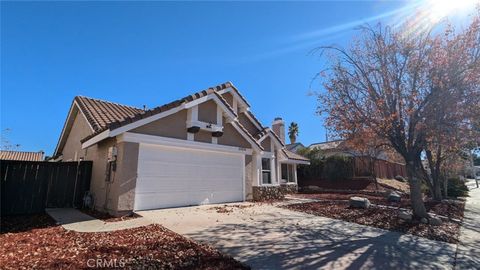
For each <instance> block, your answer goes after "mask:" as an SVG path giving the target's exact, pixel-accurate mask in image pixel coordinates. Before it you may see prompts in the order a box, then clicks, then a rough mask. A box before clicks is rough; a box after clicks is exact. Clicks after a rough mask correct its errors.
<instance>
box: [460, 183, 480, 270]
mask: <svg viewBox="0 0 480 270" xmlns="http://www.w3.org/2000/svg"><path fill="white" fill-rule="evenodd" d="M467 186H468V188H469V189H470V192H469V196H470V197H468V198H467V202H466V204H465V217H464V219H463V223H462V227H461V228H460V239H459V240H460V243H459V244H458V250H457V261H456V269H462V270H463V269H479V268H480V188H477V186H476V184H475V180H473V179H471V180H469V181H468V182H467Z"/></svg>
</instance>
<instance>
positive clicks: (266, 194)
mask: <svg viewBox="0 0 480 270" xmlns="http://www.w3.org/2000/svg"><path fill="white" fill-rule="evenodd" d="M252 189H253V190H252V191H253V200H254V201H268V200H280V199H283V198H284V193H283V192H282V187H280V186H266V187H262V186H255V187H252Z"/></svg>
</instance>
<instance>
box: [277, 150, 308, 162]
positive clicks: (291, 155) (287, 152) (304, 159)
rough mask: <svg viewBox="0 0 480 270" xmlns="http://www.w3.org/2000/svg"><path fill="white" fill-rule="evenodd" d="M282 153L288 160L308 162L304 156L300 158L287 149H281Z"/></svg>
mask: <svg viewBox="0 0 480 270" xmlns="http://www.w3.org/2000/svg"><path fill="white" fill-rule="evenodd" d="M282 151H283V153H284V154H285V156H287V158H288V159H293V160H300V161H310V160H309V159H308V158H306V157H304V156H300V155H299V154H295V153H293V152H291V151H289V150H287V149H282Z"/></svg>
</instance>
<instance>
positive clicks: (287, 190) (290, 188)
mask: <svg viewBox="0 0 480 270" xmlns="http://www.w3.org/2000/svg"><path fill="white" fill-rule="evenodd" d="M280 189H281V190H282V193H283V194H294V193H297V192H298V185H297V184H286V185H281V186H280Z"/></svg>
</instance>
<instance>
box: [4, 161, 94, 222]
mask: <svg viewBox="0 0 480 270" xmlns="http://www.w3.org/2000/svg"><path fill="white" fill-rule="evenodd" d="M91 171H92V162H91V161H81V162H44V161H41V162H37V161H13V160H1V161H0V172H1V178H0V180H1V197H2V198H1V215H2V216H6V215H20V214H33V213H41V212H43V211H44V210H45V208H46V207H58V208H62V207H80V206H81V205H82V199H83V195H84V194H85V192H86V191H87V190H89V188H90V178H91Z"/></svg>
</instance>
